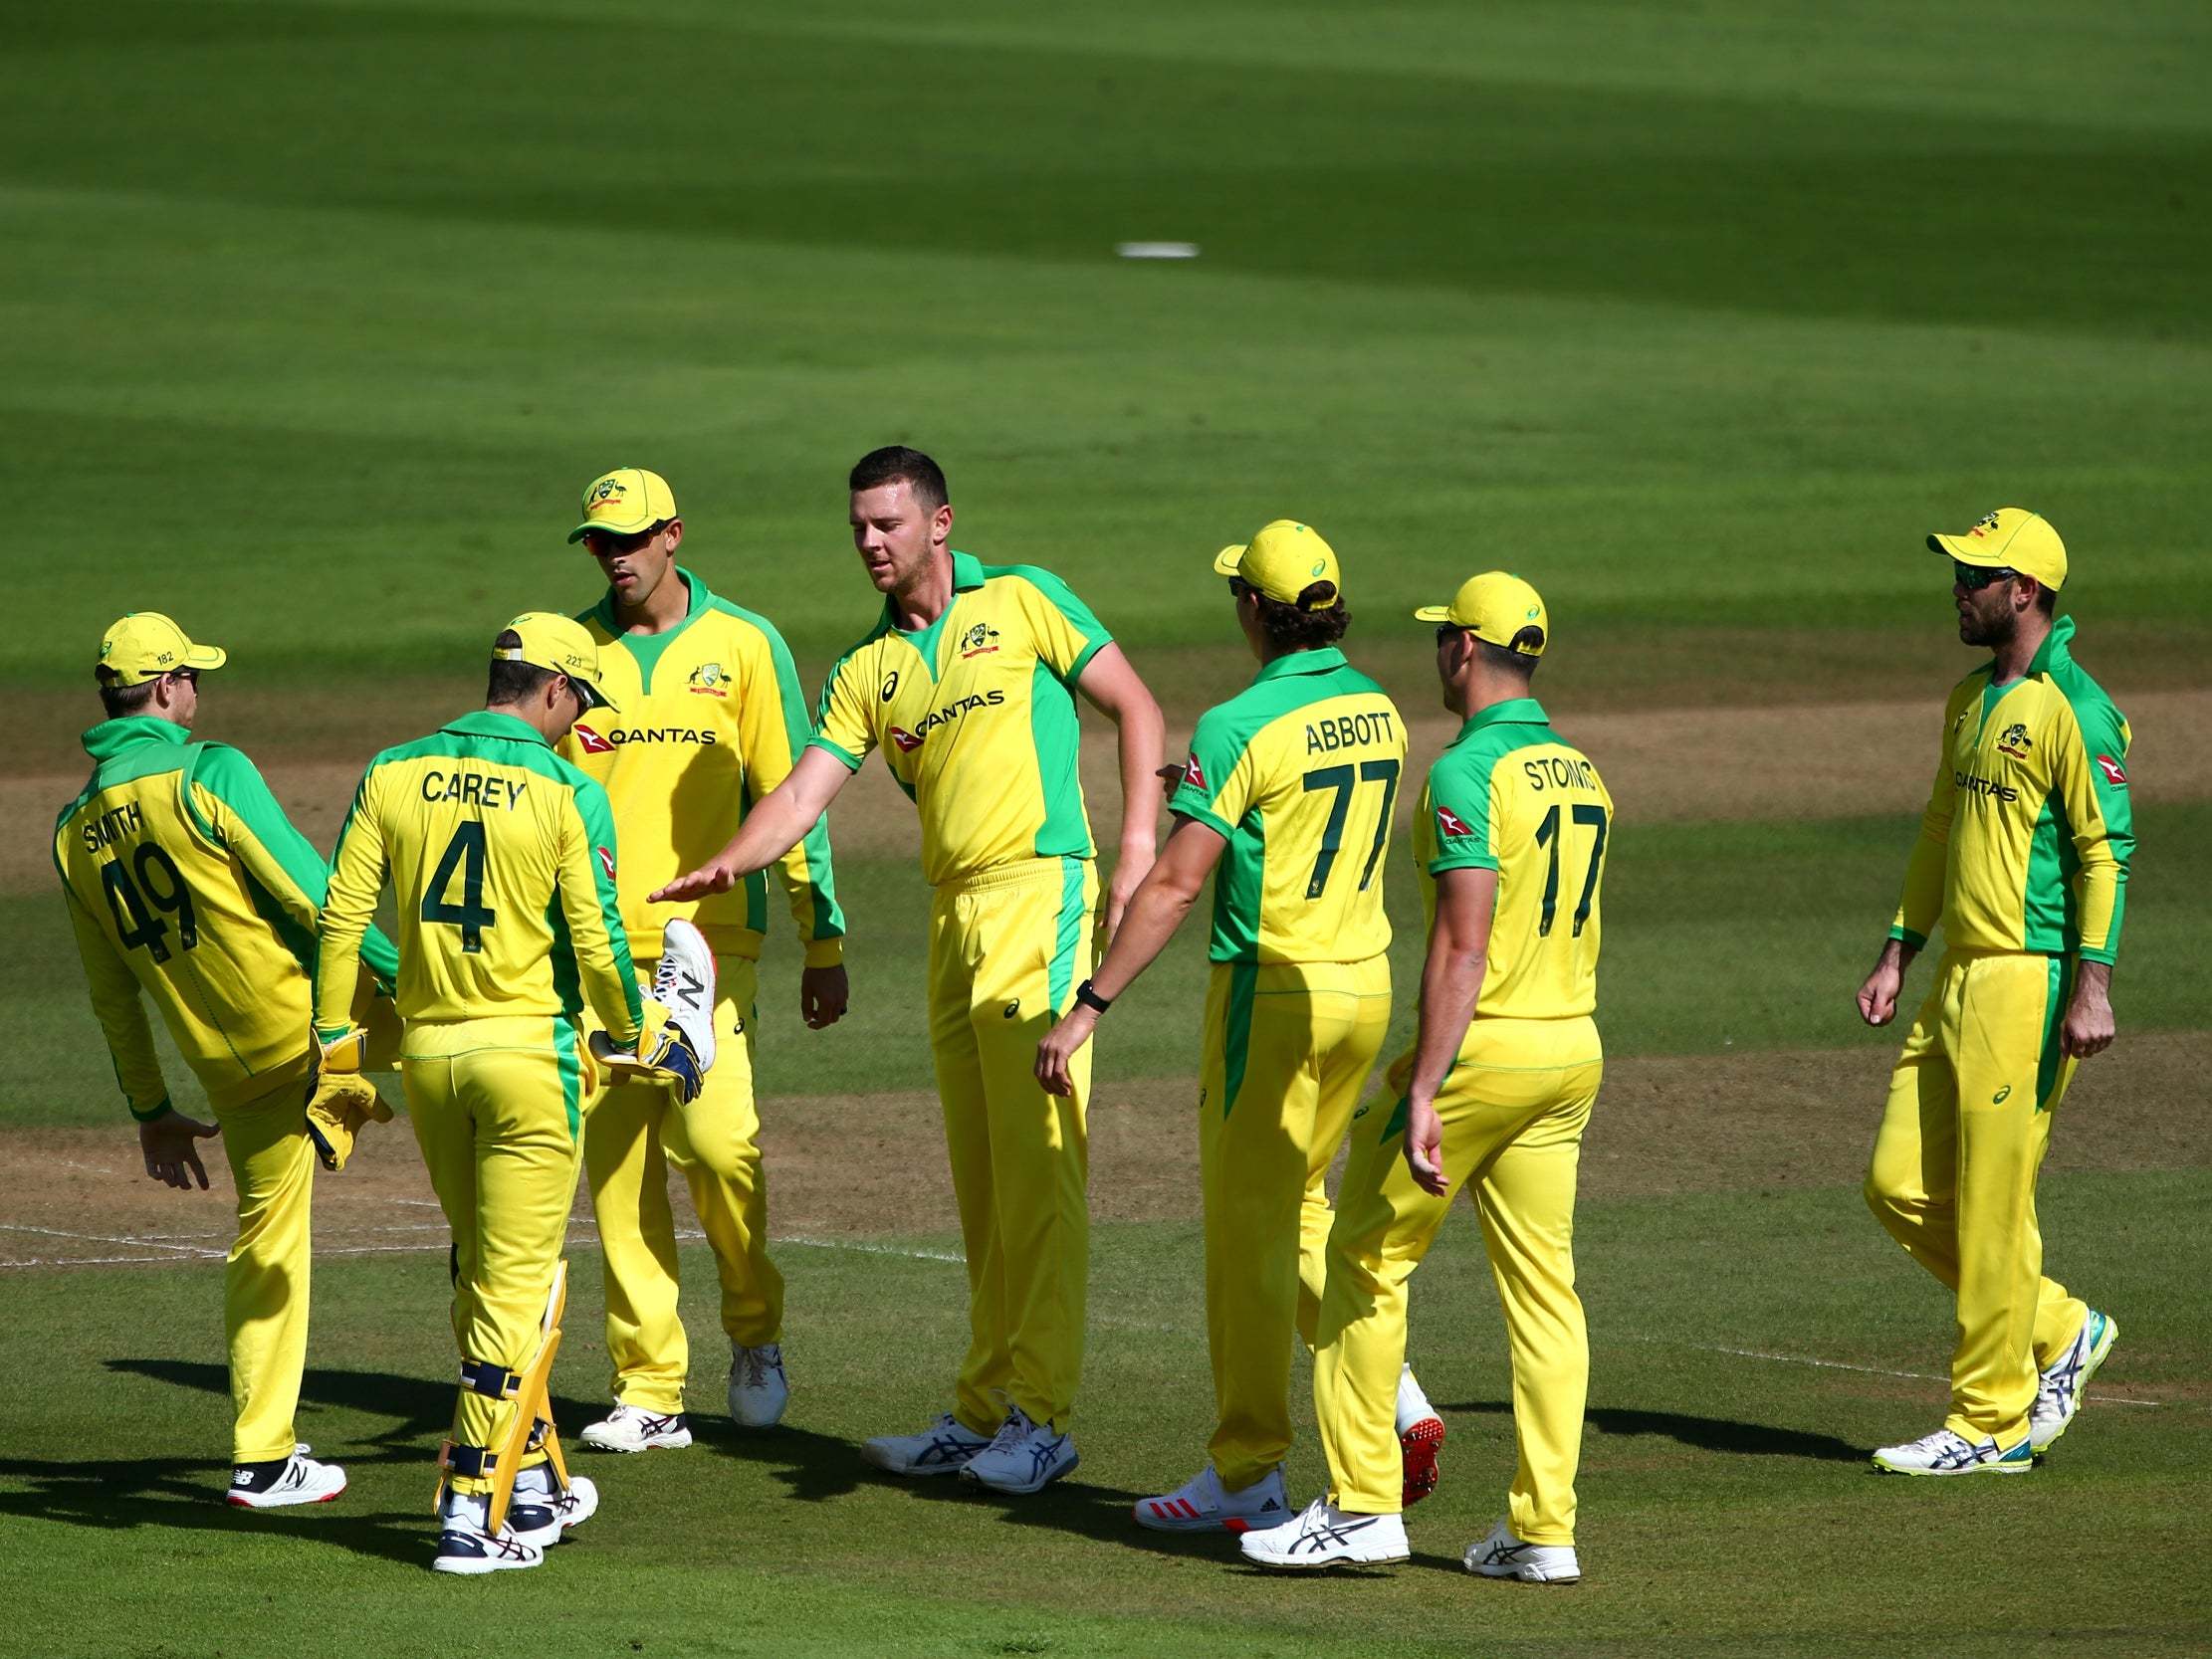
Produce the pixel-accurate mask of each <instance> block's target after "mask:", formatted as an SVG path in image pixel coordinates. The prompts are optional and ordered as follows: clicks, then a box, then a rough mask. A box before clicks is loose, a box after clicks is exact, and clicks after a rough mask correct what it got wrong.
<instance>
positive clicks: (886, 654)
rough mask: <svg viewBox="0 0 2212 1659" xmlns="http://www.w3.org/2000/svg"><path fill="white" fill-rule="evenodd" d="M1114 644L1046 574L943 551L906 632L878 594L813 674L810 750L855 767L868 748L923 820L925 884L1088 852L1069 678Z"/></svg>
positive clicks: (1024, 566)
mask: <svg viewBox="0 0 2212 1659" xmlns="http://www.w3.org/2000/svg"><path fill="white" fill-rule="evenodd" d="M1111 643H1112V636H1111V635H1109V634H1108V633H1107V632H1106V630H1105V629H1104V628H1103V627H1102V626H1100V624H1099V621H1098V618H1097V617H1095V616H1093V615H1092V614H1091V613H1090V610H1089V608H1088V607H1087V606H1085V605H1084V603H1083V601H1082V600H1080V599H1078V598H1076V597H1075V595H1074V594H1073V593H1072V592H1071V591H1069V589H1068V586H1067V584H1066V583H1065V582H1063V581H1061V580H1060V579H1059V577H1057V576H1055V575H1053V574H1052V573H1051V572H1050V571H1048V570H1039V569H1037V568H1035V567H1034V566H1033V565H1027V564H1004V565H998V564H980V563H978V562H977V561H976V560H975V559H973V558H971V557H969V556H968V554H966V553H960V552H956V553H954V554H953V602H952V604H951V605H949V606H948V607H946V610H945V614H944V615H943V616H940V617H939V618H938V619H937V620H936V621H935V622H933V623H931V624H930V625H929V626H928V627H927V628H924V629H922V630H921V631H920V632H918V633H908V632H906V631H904V630H903V629H901V628H899V627H897V626H895V624H894V621H893V618H892V614H891V608H890V605H889V603H888V602H886V603H885V605H884V613H883V619H882V621H880V622H878V623H877V624H876V629H875V632H873V633H872V634H870V635H869V636H868V637H867V638H866V639H864V640H862V641H861V642H860V643H859V644H858V645H856V646H854V647H853V648H852V649H851V650H850V651H847V652H846V653H845V654H844V655H843V656H842V657H840V658H838V659H837V662H836V665H835V666H834V667H832V668H831V669H830V671H829V677H828V679H827V680H825V681H824V682H823V683H822V695H821V707H820V710H819V713H818V715H817V717H816V719H815V722H814V735H813V739H812V741H813V746H814V747H816V748H818V749H822V750H824V751H825V752H827V753H829V754H833V755H835V756H836V757H837V758H838V759H839V760H842V761H843V762H844V763H845V764H846V765H847V766H848V767H850V768H852V769H853V770H855V771H857V770H859V768H860V763H861V761H863V760H864V759H866V758H867V754H868V750H869V749H871V748H875V747H880V748H882V750H883V758H884V761H885V763H886V764H888V765H889V766H890V768H891V775H892V776H893V777H895V778H897V779H898V780H899V787H900V788H902V789H904V790H905V791H906V792H907V794H908V796H909V797H911V798H912V799H913V801H914V803H915V806H916V807H917V808H918V809H919V810H920V812H921V816H922V875H923V878H924V879H925V880H926V881H928V882H929V883H930V885H931V886H933V887H935V886H939V885H942V884H943V883H946V882H950V881H957V880H959V879H961V878H962V877H965V876H972V875H974V874H976V873H977V872H978V871H981V870H988V869H991V868H992V867H994V866H995V865H1001V864H1008V863H1012V862H1014V861H1016V860H1024V859H1036V858H1083V859H1087V858H1089V857H1091V856H1092V848H1091V828H1090V819H1089V817H1088V816H1087V815H1086V813H1085V810H1084V806H1083V785H1082V780H1081V778H1080V777H1079V776H1078V774H1077V766H1076V760H1077V740H1078V736H1079V732H1078V728H1077V725H1076V718H1075V692H1074V687H1075V682H1076V680H1077V679H1078V678H1079V677H1080V676H1081V674H1082V672H1083V669H1084V667H1085V666H1086V665H1087V664H1088V663H1089V662H1090V660H1091V658H1092V657H1094V656H1096V655H1097V654H1098V652H1099V651H1100V650H1101V649H1102V648H1104V647H1105V646H1107V645H1109V644H1111Z"/></svg>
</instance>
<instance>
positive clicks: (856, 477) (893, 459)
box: [845, 444, 953, 513]
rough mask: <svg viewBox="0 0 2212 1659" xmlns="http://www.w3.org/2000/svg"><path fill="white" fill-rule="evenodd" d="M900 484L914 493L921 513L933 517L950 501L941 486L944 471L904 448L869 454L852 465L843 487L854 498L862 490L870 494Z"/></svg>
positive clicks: (885, 448) (929, 460) (894, 447)
mask: <svg viewBox="0 0 2212 1659" xmlns="http://www.w3.org/2000/svg"><path fill="white" fill-rule="evenodd" d="M902 480H903V481H904V482H905V484H906V486H907V488H909V489H910V490H912V491H913V492H914V499H915V500H916V501H918V502H920V503H921V504H922V507H923V510H924V511H925V512H929V513H935V512H936V511H937V510H938V509H939V508H941V507H943V506H944V505H945V504H946V503H947V502H949V501H951V500H952V499H953V497H952V493H951V491H949V490H948V489H947V488H946V486H945V469H944V468H942V467H940V466H939V465H938V464H937V463H936V462H934V461H932V460H931V459H930V458H929V457H928V456H926V455H924V454H923V453H922V452H921V451H920V450H918V449H908V448H907V447H906V446H905V445H904V444H890V445H887V446H885V447H884V448H882V449H872V450H870V451H869V452H868V453H867V454H866V455H863V456H862V457H861V458H860V459H859V460H858V461H856V462H854V463H853V468H852V477H850V478H849V479H847V480H846V481H845V484H846V488H848V489H849V490H851V491H852V493H853V494H854V495H856V496H857V495H858V494H859V493H860V492H861V491H863V490H874V489H876V488H878V487H879V486H882V485H885V484H897V483H900V482H901V481H902Z"/></svg>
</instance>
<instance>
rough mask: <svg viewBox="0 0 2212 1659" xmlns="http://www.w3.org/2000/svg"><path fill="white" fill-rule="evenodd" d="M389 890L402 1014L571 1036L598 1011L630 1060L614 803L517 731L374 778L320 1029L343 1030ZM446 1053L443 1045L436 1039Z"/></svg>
mask: <svg viewBox="0 0 2212 1659" xmlns="http://www.w3.org/2000/svg"><path fill="white" fill-rule="evenodd" d="M387 874H388V875H389V876H390V878H391V884H392V894H393V897H394V898H395V899H396V900H397V910H398V932H399V996H398V1005H399V1014H400V1017H401V1018H402V1019H404V1020H405V1021H406V1022H407V1027H408V1030H407V1052H408V1053H409V1054H416V1053H419V1052H424V1050H422V1049H421V1048H420V1046H419V1042H420V1040H421V1039H422V1038H423V1036H424V1033H423V1032H422V1031H420V1030H418V1029H417V1028H418V1026H435V1025H439V1024H447V1023H452V1022H456V1021H462V1020H484V1019H500V1018H505V1017H510V1016H521V1017H529V1018H552V1019H555V1020H559V1021H562V1022H564V1023H565V1024H566V1025H567V1026H569V1027H572V1026H573V1025H574V1024H575V1022H576V1019H577V1017H578V1015H579V1014H580V1013H581V1012H582V1008H583V1003H584V1000H585V998H589V1000H590V1003H591V1007H592V1010H593V1011H594V1012H595V1013H597V1015H598V1016H599V1018H600V1019H601V1020H602V1021H603V1022H604V1023H605V1025H606V1028H607V1034H608V1036H609V1037H610V1038H612V1040H613V1041H614V1043H615V1045H616V1046H617V1047H622V1046H626V1045H628V1044H630V1043H632V1042H635V1041H636V1039H637V1036H638V1029H639V1018H640V1014H641V1012H642V1009H641V1004H640V1000H639V996H638V988H637V973H636V969H635V968H634V966H633V965H632V963H631V961H630V945H629V938H628V935H627V934H626V933H624V932H623V930H622V915H621V908H620V905H619V903H618V902H617V900H616V897H615V838H614V819H613V816H612V815H611V814H610V813H609V812H608V810H607V800H606V792H605V791H604V790H603V789H601V788H600V787H599V786H598V785H597V784H596V783H594V782H592V781H591V779H590V778H588V777H586V776H584V775H583V773H582V772H580V771H578V770H577V769H576V768H575V767H574V766H571V765H570V764H569V763H568V762H567V761H565V760H563V759H561V758H560V756H559V755H557V754H555V753H553V749H552V747H551V746H550V745H549V744H548V743H547V741H546V739H545V738H544V737H542V736H540V735H539V733H538V732H537V731H536V730H535V729H534V728H533V727H531V726H529V725H527V724H526V723H524V722H523V721H521V720H518V719H517V718H516V717H515V716H513V715H502V714H493V713H490V712H485V713H482V714H474V715H464V716H463V717H462V718H461V719H459V720H457V721H454V722H452V723H450V724H449V725H447V726H445V727H444V728H443V729H441V730H438V731H435V732H433V733H431V735H429V736H427V737H423V738H419V739H417V740H416V741H414V742H411V743H403V744H401V745H400V746H399V747H397V748H388V749H386V750H384V752H383V753H381V754H379V755H377V756H376V758H375V759H373V760H371V761H370V762H369V764H368V770H367V772H366V773H365V774H364V775H363V776H362V778H361V782H360V787H359V789H358V790H357V791H355V793H354V796H353V808H352V810H351V811H350V812H349V813H347V814H346V818H345V823H344V826H343V827H342V828H341V829H340V830H339V831H338V839H337V851H336V853H335V854H334V855H333V856H332V860H331V886H330V894H329V897H328V899H327V900H326V901H325V904H324V908H323V927H322V933H321V939H320V944H321V956H320V959H319V961H318V962H317V966H316V983H315V1007H316V1025H317V1027H318V1028H319V1029H320V1030H321V1031H322V1032H323V1033H324V1034H325V1035H326V1036H329V1035H331V1034H332V1033H334V1032H336V1031H339V1030H342V1029H343V1028H344V1026H345V1023H346V1007H347V1001H348V998H349V995H350V986H351V983H352V974H353V969H352V965H351V964H352V958H353V950H354V944H355V941H356V940H358V939H359V938H360V936H361V930H362V929H363V928H365V927H366V926H367V925H368V919H369V915H370V913H371V912H372V911H373V910H374V909H375V907H376V895H377V894H378V893H379V892H380V891H381V890H382V889H383V885H384V878H385V876H386V875H387ZM432 1040H435V1039H434V1038H433V1039H432Z"/></svg>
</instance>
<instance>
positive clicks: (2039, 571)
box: [1928, 507, 2066, 593]
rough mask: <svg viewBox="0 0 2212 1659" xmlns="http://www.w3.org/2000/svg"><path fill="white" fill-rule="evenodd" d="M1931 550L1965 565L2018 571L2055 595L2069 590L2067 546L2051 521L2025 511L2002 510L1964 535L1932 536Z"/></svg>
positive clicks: (1929, 541)
mask: <svg viewBox="0 0 2212 1659" xmlns="http://www.w3.org/2000/svg"><path fill="white" fill-rule="evenodd" d="M1928 546H1929V547H1930V548H1931V549H1933V550H1934V551H1936V552H1938V553H1943V554H1945V555H1947V556H1949V557H1951V558H1955V559H1957V560H1958V562H1959V563H1961V564H1978V565H1980V566H1982V568H1984V569H1987V570H1998V569H2003V570H2017V571H2019V572H2020V573H2021V574H2022V575H2023V576H2033V577H2035V579H2036V580H2037V581H2039V582H2041V583H2042V584H2043V585H2044V586H2045V587H2047V588H2049V589H2050V590H2051V591H2052V592H2053V593H2056V592H2058V590H2059V589H2060V588H2062V587H2064V586H2066V543H2065V542H2064V541H2061V540H2060V539H2059V532H2058V531H2057V530H2055V529H2053V528H2052V527H2051V521H2050V520H2049V519H2048V518H2044V516H2043V515H2042V514H2040V513H2030V512H2029V511H2028V510H2027V509H2026V508H2024V507H2000V508H1999V509H1998V510H1997V511H1996V512H1995V513H1992V514H1991V515H1990V516H1989V517H1988V518H1983V519H1981V520H1979V521H1978V522H1977V523H1976V524H1975V525H1974V527H1973V528H1972V529H1970V530H1968V531H1967V532H1966V533H1965V534H1964V535H1931V536H1929V537H1928Z"/></svg>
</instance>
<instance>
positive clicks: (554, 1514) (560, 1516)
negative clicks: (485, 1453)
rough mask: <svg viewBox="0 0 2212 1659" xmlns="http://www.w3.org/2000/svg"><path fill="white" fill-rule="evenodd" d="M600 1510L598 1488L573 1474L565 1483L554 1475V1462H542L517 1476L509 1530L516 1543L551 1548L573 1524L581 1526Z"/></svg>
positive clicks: (535, 1547) (533, 1547) (508, 1519)
mask: <svg viewBox="0 0 2212 1659" xmlns="http://www.w3.org/2000/svg"><path fill="white" fill-rule="evenodd" d="M598 1513H599V1489H598V1487H597V1486H596V1485H595V1484H593V1483H592V1482H591V1481H589V1480H587V1479H586V1478H585V1477H583V1476H582V1475H571V1476H569V1477H568V1484H567V1485H566V1486H562V1485H561V1484H560V1483H559V1482H558V1481H557V1480H555V1479H554V1478H553V1465H552V1464H550V1463H541V1464H540V1465H539V1466H538V1467H537V1468H535V1469H525V1470H524V1471H523V1472H522V1473H521V1474H519V1475H517V1476H516V1477H515V1497H514V1499H513V1501H512V1502H510V1503H509V1504H508V1506H507V1530H508V1531H509V1532H511V1533H513V1534H514V1535H515V1542H516V1543H518V1544H527V1545H529V1546H530V1547H531V1548H532V1549H533V1550H551V1549H552V1548H553V1546H554V1545H556V1544H558V1543H559V1542H560V1540H561V1536H562V1535H563V1534H565V1533H566V1532H567V1531H568V1529H569V1528H571V1527H580V1526H582V1525H583V1524H584V1523H585V1522H586V1521H589V1520H590V1519H591V1518H592V1517H593V1516H594V1515H596V1514H598Z"/></svg>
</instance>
